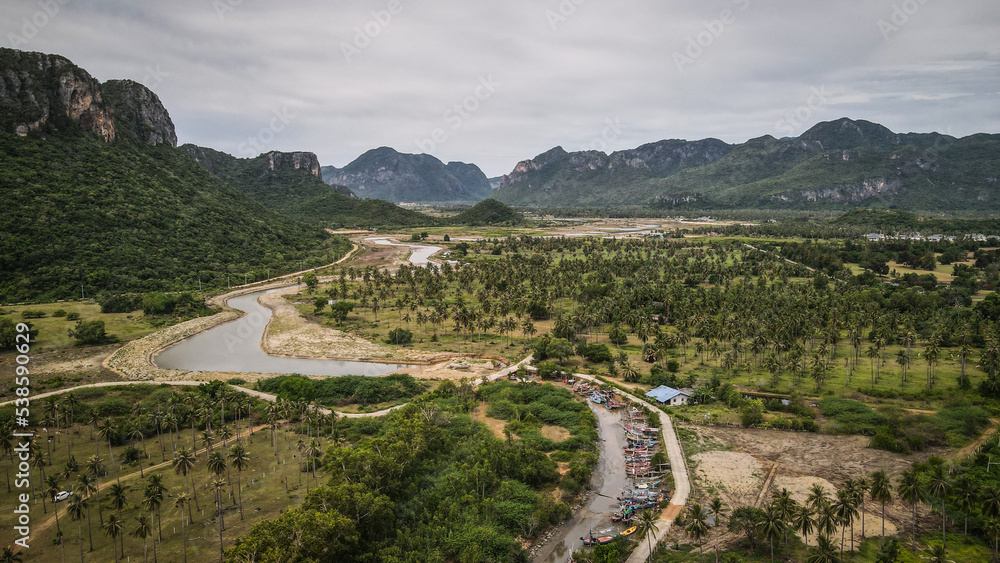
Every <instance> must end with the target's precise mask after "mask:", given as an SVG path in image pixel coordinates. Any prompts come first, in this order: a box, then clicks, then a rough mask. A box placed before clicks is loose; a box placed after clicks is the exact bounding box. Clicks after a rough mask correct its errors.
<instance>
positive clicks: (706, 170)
mask: <svg viewBox="0 0 1000 563" xmlns="http://www.w3.org/2000/svg"><path fill="white" fill-rule="evenodd" d="M492 197H494V198H495V199H498V200H500V201H502V202H504V203H507V204H508V205H517V206H543V207H544V206H563V207H605V206H614V207H621V206H626V205H648V206H652V207H654V208H658V209H706V208H708V209H746V208H768V209H831V210H834V209H852V208H856V207H884V208H889V207H897V208H900V209H907V210H914V211H932V210H933V211H954V210H976V211H981V210H998V209H1000V135H985V134H981V135H973V136H970V137H965V138H961V139H958V138H955V137H951V136H948V135H941V134H937V133H929V134H919V133H907V134H897V133H894V132H892V131H890V130H889V129H887V128H885V127H883V126H881V125H879V124H876V123H871V122H868V121H861V120H857V121H856V120H851V119H847V118H843V119H838V120H836V121H830V122H825V123H820V124H817V125H816V126H815V127H813V128H812V129H810V130H808V131H806V132H805V133H803V134H802V135H801V136H799V137H798V138H794V139H776V138H774V137H772V136H770V135H765V136H762V137H759V138H756V139H751V140H749V141H747V142H746V143H743V144H737V145H729V144H727V143H724V142H722V141H719V140H717V139H706V140H702V141H691V142H689V141H680V140H670V141H660V142H658V143H651V144H648V145H644V146H642V147H639V148H637V149H631V150H625V151H619V152H615V153H612V154H610V155H608V154H605V153H603V152H597V151H589V152H575V153H570V152H566V151H565V150H563V149H562V148H560V147H557V148H555V149H552V150H550V151H548V152H545V153H543V154H541V155H539V156H537V157H535V158H534V159H531V160H526V161H523V162H521V163H519V164H518V165H517V167H516V168H515V169H514V170H513V171H512V172H511V173H510V174H508V175H506V176H504V177H503V179H501V180H500V184H499V187H498V189H497V190H496V192H494V194H493V195H492Z"/></svg>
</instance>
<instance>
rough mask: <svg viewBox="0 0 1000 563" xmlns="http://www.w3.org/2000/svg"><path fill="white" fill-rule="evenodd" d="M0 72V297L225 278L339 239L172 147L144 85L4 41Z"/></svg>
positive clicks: (338, 247) (312, 259)
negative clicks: (105, 79) (98, 75)
mask: <svg viewBox="0 0 1000 563" xmlns="http://www.w3.org/2000/svg"><path fill="white" fill-rule="evenodd" d="M0 84H2V87H0V209H3V213H2V214H0V233H3V236H2V237H0V302H12V301H28V300H36V299H43V300H55V299H67V298H73V297H74V296H75V297H79V296H80V295H81V293H83V294H84V295H86V296H88V297H90V296H93V295H95V294H97V293H100V292H118V291H128V292H146V291H164V290H191V289H197V288H198V287H199V284H201V285H202V286H204V287H212V286H215V287H225V284H226V276H227V275H229V274H234V273H238V274H239V276H240V277H242V276H243V275H244V274H247V275H248V276H250V277H251V278H253V277H258V278H259V276H261V275H263V273H264V272H266V271H267V270H268V269H270V270H271V272H272V273H281V272H287V271H293V270H296V271H297V270H299V269H301V266H302V265H321V264H327V263H330V262H332V261H334V260H336V259H337V258H338V257H340V256H341V255H342V254H343V253H344V252H345V251H346V249H347V248H348V246H349V244H348V242H347V241H346V239H344V238H342V237H331V236H329V235H328V234H327V233H325V232H323V230H322V229H319V228H316V227H309V226H306V225H304V224H302V223H299V222H297V221H294V220H291V219H288V218H286V217H283V216H281V215H278V214H277V213H275V212H273V211H270V210H268V209H265V208H264V207H262V206H261V205H260V204H258V203H256V202H255V201H253V200H252V199H250V198H249V197H247V196H246V195H244V194H243V193H241V192H239V191H237V190H235V189H234V188H232V187H230V186H229V185H228V184H227V183H225V182H224V181H222V180H220V179H219V178H217V177H216V176H214V175H212V174H211V173H209V172H208V171H207V170H205V168H203V167H202V166H199V165H198V164H197V163H196V162H194V161H192V160H191V159H190V158H188V157H187V156H186V155H185V154H184V153H182V152H181V151H179V150H178V149H176V148H175V147H174V144H175V143H176V135H175V133H174V126H173V123H172V121H171V120H170V116H169V114H168V113H167V111H166V109H164V108H163V106H162V105H161V104H160V102H159V100H158V99H157V98H156V96H155V94H153V93H152V92H150V91H149V90H147V89H146V88H145V87H143V86H141V85H138V84H136V83H132V82H128V81H112V82H110V83H106V84H104V85H102V84H100V82H98V81H97V80H96V79H95V78H94V77H92V76H91V75H90V74H89V73H87V72H86V71H85V70H83V69H82V68H79V67H77V66H75V65H74V64H73V63H71V62H70V61H69V60H67V59H65V58H64V57H60V56H57V55H46V54H41V53H25V52H22V51H16V50H12V49H0ZM314 179H315V177H314ZM316 181H317V182H318V181H319V180H318V179H316Z"/></svg>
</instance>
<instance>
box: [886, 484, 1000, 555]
mask: <svg viewBox="0 0 1000 563" xmlns="http://www.w3.org/2000/svg"><path fill="white" fill-rule="evenodd" d="M896 492H898V493H899V498H901V499H903V500H904V501H906V502H908V503H910V506H911V507H912V508H913V526H911V528H910V531H911V532H912V540H913V547H914V549H915V548H916V545H917V504H919V503H920V502H921V501H922V500H923V499H924V489H923V487H922V486H921V485H920V479H919V478H918V477H917V472H916V471H915V470H914V469H913V468H910V469H907V470H906V471H904V472H903V475H902V476H901V477H900V479H899V485H898V486H897V487H896ZM997 500H998V501H1000V496H998V497H997ZM997 507H998V508H1000V504H997Z"/></svg>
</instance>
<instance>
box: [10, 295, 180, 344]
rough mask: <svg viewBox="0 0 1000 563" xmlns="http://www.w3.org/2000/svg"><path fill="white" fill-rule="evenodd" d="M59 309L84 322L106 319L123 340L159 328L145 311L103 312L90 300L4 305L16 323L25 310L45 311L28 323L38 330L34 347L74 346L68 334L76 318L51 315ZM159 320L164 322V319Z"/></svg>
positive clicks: (110, 332)
mask: <svg viewBox="0 0 1000 563" xmlns="http://www.w3.org/2000/svg"><path fill="white" fill-rule="evenodd" d="M60 309H61V310H63V311H66V312H67V313H78V314H79V315H80V320H83V321H91V320H102V321H104V324H105V327H106V329H107V332H108V334H114V335H116V336H117V337H118V338H119V339H120V340H121V341H123V342H125V341H128V340H134V339H136V338H141V337H143V336H146V335H147V334H150V333H152V332H154V331H155V330H156V329H157V328H158V327H157V326H154V324H153V322H151V320H150V319H149V318H146V317H144V315H143V313H142V311H135V312H132V313H101V306H100V305H98V304H97V303H95V302H94V301H91V300H86V301H62V302H58V303H40V304H37V305H18V306H12V307H11V306H8V307H4V310H5V311H7V312H8V313H9V314H10V316H11V319H12V320H13V321H14V322H15V323H16V322H21V320H22V319H21V312H22V311H26V310H31V311H44V312H45V317H43V318H40V319H26V321H27V322H30V323H31V324H32V326H34V327H35V328H37V329H38V338H37V339H36V340H35V343H34V344H33V345H32V347H33V348H34V349H35V350H53V349H58V348H67V347H69V346H73V345H75V343H76V340H74V339H73V338H71V337H70V336H69V334H68V331H69V330H70V329H72V328H73V327H75V326H76V321H68V320H66V317H54V316H52V314H53V313H54V312H56V311H58V310H60ZM160 323H162V320H161V321H160ZM158 324H159V323H158Z"/></svg>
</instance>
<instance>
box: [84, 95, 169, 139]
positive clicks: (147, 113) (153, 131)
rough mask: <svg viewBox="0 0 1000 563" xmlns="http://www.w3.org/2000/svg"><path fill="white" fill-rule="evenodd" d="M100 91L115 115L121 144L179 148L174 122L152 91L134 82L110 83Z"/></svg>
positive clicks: (117, 133) (116, 128)
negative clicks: (123, 141)
mask: <svg viewBox="0 0 1000 563" xmlns="http://www.w3.org/2000/svg"><path fill="white" fill-rule="evenodd" d="M101 91H102V92H103V94H104V97H105V99H106V100H107V102H108V104H109V105H110V106H111V109H112V112H113V114H114V117H115V130H116V136H117V138H118V139H119V140H129V141H133V142H141V143H147V144H150V145H159V144H166V145H170V146H171V147H176V146H177V133H176V132H175V131H174V122H173V121H171V120H170V114H169V113H167V108H165V107H163V104H162V103H161V102H160V98H159V97H158V96H157V95H156V94H154V93H153V91H152V90H150V89H149V88H146V87H145V86H143V85H142V84H139V83H138V82H133V81H131V80H109V81H107V82H105V83H104V84H102V85H101Z"/></svg>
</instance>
